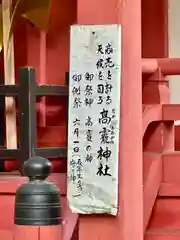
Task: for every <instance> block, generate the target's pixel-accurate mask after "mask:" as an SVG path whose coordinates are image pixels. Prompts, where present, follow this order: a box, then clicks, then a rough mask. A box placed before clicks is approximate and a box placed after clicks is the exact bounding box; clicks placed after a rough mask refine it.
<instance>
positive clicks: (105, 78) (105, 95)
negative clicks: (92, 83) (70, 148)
mask: <svg viewBox="0 0 180 240" xmlns="http://www.w3.org/2000/svg"><path fill="white" fill-rule="evenodd" d="M96 53H97V55H98V57H99V58H98V60H97V62H96V68H97V71H98V80H99V83H98V84H97V96H98V97H97V104H99V105H102V106H104V104H105V105H107V108H102V110H101V111H100V113H99V114H100V117H99V119H98V122H99V124H100V125H101V126H102V129H101V130H100V131H99V137H100V144H101V145H100V148H99V149H98V150H97V159H98V160H99V167H98V170H97V172H96V175H98V176H112V174H111V169H110V166H109V161H112V159H111V151H112V150H111V144H114V137H115V131H114V130H115V128H114V126H113V124H112V120H113V119H114V118H115V109H114V112H113V111H112V107H111V104H112V93H113V85H112V81H111V80H112V69H113V68H114V67H115V64H114V62H113V60H112V55H113V53H114V49H113V46H112V44H111V43H107V44H105V45H103V44H98V46H97V52H96ZM110 109H111V112H110ZM110 114H111V115H110ZM104 160H105V161H104Z"/></svg>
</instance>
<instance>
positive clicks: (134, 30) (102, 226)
mask: <svg viewBox="0 0 180 240" xmlns="http://www.w3.org/2000/svg"><path fill="white" fill-rule="evenodd" d="M77 23H78V24H114V23H122V30H123V32H122V41H123V44H122V88H121V126H120V155H119V166H120V169H119V212H118V216H117V217H116V218H115V217H114V218H113V217H107V216H102V217H100V216H94V217H92V216H81V217H80V225H79V228H80V229H79V232H80V234H79V236H80V240H90V239H93V240H95V239H98V240H101V239H103V240H109V239H113V240H116V239H121V240H132V239H133V240H142V239H143V188H142V186H143V183H142V83H141V81H142V79H141V74H142V73H141V0H126V1H123V0H118V1H117V0H106V3H105V2H104V1H103V0H99V1H96V0H91V1H84V0H77Z"/></svg>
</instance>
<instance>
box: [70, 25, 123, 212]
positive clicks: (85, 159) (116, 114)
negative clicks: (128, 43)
mask: <svg viewBox="0 0 180 240" xmlns="http://www.w3.org/2000/svg"><path fill="white" fill-rule="evenodd" d="M120 80H121V26H120V25H100V26H99V25H98V26H97V25H92V26H89V25H87V26H80V25H74V26H72V27H71V46H70V80H69V122H68V201H69V205H70V208H71V210H72V211H73V212H76V213H82V214H96V213H106V214H111V215H116V214H117V209H118V153H119V124H120V120H119V119H120Z"/></svg>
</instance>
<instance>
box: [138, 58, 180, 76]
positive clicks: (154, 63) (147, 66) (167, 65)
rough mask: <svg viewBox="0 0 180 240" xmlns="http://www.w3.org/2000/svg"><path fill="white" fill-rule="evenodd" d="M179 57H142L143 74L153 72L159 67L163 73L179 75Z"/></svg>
mask: <svg viewBox="0 0 180 240" xmlns="http://www.w3.org/2000/svg"><path fill="white" fill-rule="evenodd" d="M179 64H180V58H161V59H158V58H157V59H148V58H144V59H142V72H143V74H154V73H156V72H157V70H158V68H160V70H161V72H162V73H163V74H164V75H179V74H180V69H179Z"/></svg>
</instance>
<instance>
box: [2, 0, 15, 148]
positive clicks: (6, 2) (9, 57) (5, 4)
mask: <svg viewBox="0 0 180 240" xmlns="http://www.w3.org/2000/svg"><path fill="white" fill-rule="evenodd" d="M11 3H12V2H11V0H2V17H3V42H4V77H5V84H6V85H13V84H15V70H14V42H13V36H11V39H10V42H9V46H8V36H9V29H10V24H11V20H10V18H11V12H10V7H11ZM5 109H6V146H7V148H8V149H15V148H17V132H16V107H15V100H14V99H13V97H6V98H5Z"/></svg>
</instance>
